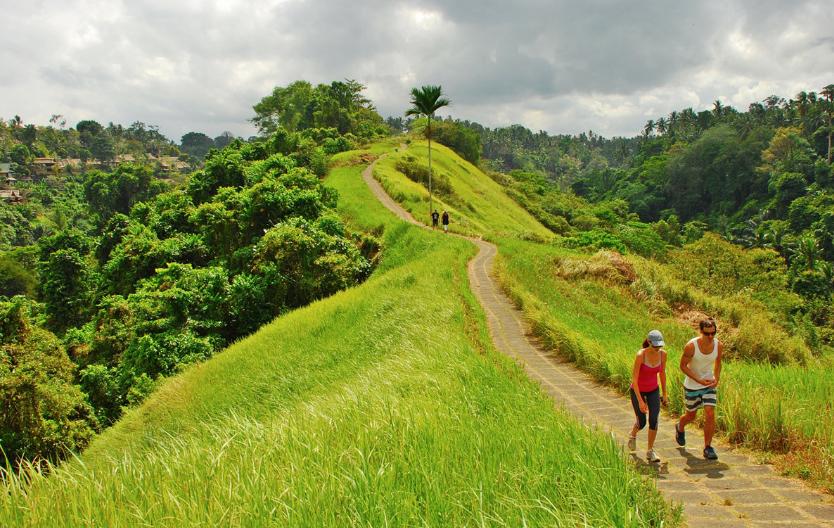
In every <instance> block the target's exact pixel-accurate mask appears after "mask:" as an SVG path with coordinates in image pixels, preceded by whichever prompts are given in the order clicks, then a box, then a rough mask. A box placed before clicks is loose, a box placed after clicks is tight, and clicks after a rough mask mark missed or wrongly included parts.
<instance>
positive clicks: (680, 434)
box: [675, 424, 686, 446]
mask: <svg viewBox="0 0 834 528" xmlns="http://www.w3.org/2000/svg"><path fill="white" fill-rule="evenodd" d="M675 441H676V442H677V443H678V445H679V446H685V445H686V431H680V430H678V424H675Z"/></svg>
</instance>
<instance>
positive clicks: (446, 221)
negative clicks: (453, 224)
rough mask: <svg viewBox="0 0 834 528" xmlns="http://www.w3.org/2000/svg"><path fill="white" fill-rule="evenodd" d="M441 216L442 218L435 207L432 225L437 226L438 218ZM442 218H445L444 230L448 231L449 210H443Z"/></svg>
mask: <svg viewBox="0 0 834 528" xmlns="http://www.w3.org/2000/svg"><path fill="white" fill-rule="evenodd" d="M439 218H441V215H440V213H438V212H437V209H435V210H434V212H433V213H432V214H431V226H432V227H433V228H435V227H437V220H438V219H439ZM442 218H443V231H445V232H446V233H448V232H449V212H448V211H443V215H442Z"/></svg>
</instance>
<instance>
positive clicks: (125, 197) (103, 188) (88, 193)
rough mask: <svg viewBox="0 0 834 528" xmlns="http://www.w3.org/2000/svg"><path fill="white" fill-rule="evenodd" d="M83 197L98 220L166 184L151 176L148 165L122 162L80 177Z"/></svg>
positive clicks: (107, 218) (121, 211)
mask: <svg viewBox="0 0 834 528" xmlns="http://www.w3.org/2000/svg"><path fill="white" fill-rule="evenodd" d="M83 185H84V196H85V197H86V199H87V202H88V203H89V205H90V208H91V209H92V210H93V212H95V213H96V214H97V215H98V217H99V220H100V222H102V223H104V222H106V221H107V220H109V219H110V217H111V216H113V215H114V214H116V213H123V214H127V213H128V212H130V208H131V207H133V205H134V204H136V203H138V202H142V201H144V200H147V199H149V198H151V197H152V196H155V195H157V194H159V193H160V192H163V191H164V190H166V188H167V187H168V186H167V185H166V184H165V183H164V182H162V181H159V180H157V179H156V178H154V175H153V170H152V169H151V168H150V167H147V166H144V165H139V164H134V163H122V164H121V165H119V166H118V167H117V168H116V170H114V171H113V172H109V173H108V172H101V171H90V172H88V173H87V175H86V177H85V178H84V183H83Z"/></svg>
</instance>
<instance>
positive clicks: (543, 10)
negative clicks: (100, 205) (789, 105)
mask: <svg viewBox="0 0 834 528" xmlns="http://www.w3.org/2000/svg"><path fill="white" fill-rule="evenodd" d="M0 2H1V3H2V4H3V5H2V12H3V13H4V21H5V22H6V23H5V27H6V30H5V31H4V32H3V33H2V34H0V62H2V64H3V65H4V69H5V74H4V75H2V76H0V77H2V80H0V91H1V92H2V93H0V116H2V117H5V118H7V119H8V118H9V117H11V116H13V115H15V114H19V115H21V116H22V117H23V118H24V120H25V121H27V122H38V123H45V122H46V121H47V119H48V118H49V116H50V115H51V114H52V113H62V114H64V115H65V116H67V118H68V119H69V122H70V123H75V122H77V121H78V120H80V119H87V118H92V119H97V120H99V121H101V122H105V123H106V122H108V121H114V122H120V123H124V124H129V123H130V122H132V121H135V120H141V121H143V122H145V123H148V124H157V125H159V126H160V127H161V130H162V131H163V132H164V133H165V134H167V135H168V136H169V137H172V138H174V139H178V138H179V137H180V136H181V135H182V134H183V133H185V132H188V131H190V130H199V131H204V132H206V133H208V134H210V135H217V134H219V133H220V132H221V131H223V130H231V131H233V132H234V133H236V134H239V135H244V136H248V135H249V134H251V133H252V132H253V129H252V128H251V126H250V125H248V123H247V121H246V120H247V119H248V118H249V117H251V115H252V110H251V107H252V105H253V104H255V103H256V102H257V101H258V100H259V99H260V98H261V97H263V96H265V95H267V94H268V93H269V92H270V91H271V89H272V88H273V87H274V86H276V85H286V84H288V83H290V82H292V81H294V80H296V79H307V80H309V81H311V82H314V83H319V82H330V81H332V80H338V79H344V78H352V79H356V80H358V81H360V82H362V83H364V84H366V85H367V86H368V91H367V94H368V96H369V97H370V98H372V99H373V100H374V102H375V103H376V104H377V106H378V108H379V109H380V111H381V112H382V113H383V114H384V115H402V112H403V111H404V110H405V108H406V107H407V105H408V91H409V89H410V88H411V87H413V86H419V85H421V84H429V83H431V84H441V85H442V86H443V88H444V90H445V91H446V92H447V94H448V95H449V97H450V98H451V99H452V101H453V106H452V108H451V109H450V111H451V112H452V113H453V114H454V115H455V116H458V117H462V118H468V119H472V120H476V121H479V122H481V123H483V124H486V125H489V126H498V125H506V124H511V123H516V122H518V123H522V124H524V125H526V126H528V127H530V128H533V129H540V128H541V129H545V130H549V131H551V132H579V131H582V130H588V129H593V130H595V131H597V132H600V133H603V134H605V135H613V134H628V135H631V134H635V133H637V132H638V131H639V130H640V129H641V127H642V125H643V123H645V121H646V120H647V119H650V118H656V117H658V116H660V115H664V114H667V113H668V112H670V111H672V110H679V109H681V108H683V107H686V106H692V107H694V108H695V109H701V108H705V107H707V106H710V105H711V104H712V101H714V100H715V99H721V100H722V101H723V102H724V103H725V104H731V105H734V106H737V107H739V108H742V109H743V108H746V106H747V105H748V104H749V103H750V102H753V101H756V100H760V99H762V98H764V97H766V96H767V95H770V94H778V95H781V96H785V97H790V96H792V95H794V94H795V93H796V92H798V91H800V90H819V89H820V88H821V87H822V86H824V85H825V84H830V83H831V82H834V78H832V74H831V72H833V71H834V53H832V51H834V49H833V48H834V40H832V31H831V29H830V28H831V27H832V25H834V24H832V22H834V16H832V14H831V10H830V8H829V6H828V3H827V2H823V1H804V2H803V1H799V2H790V3H787V2H776V1H764V2H751V1H737V0H736V1H733V0H727V1H722V2H718V1H715V0H709V1H706V2H667V1H661V0H652V1H640V2H632V1H601V0H593V1H585V2H575V1H559V2H552V1H538V0H530V1H525V2H506V1H504V2H498V1H493V0H482V1H477V2H476V1H471V0H465V1H456V2H441V1H437V0H423V1H415V2H396V1H381V0H373V1H365V2H361V1H353V2H347V1H335V2H325V1H314V0H308V1H302V0H273V1H246V0H239V1H233V0H226V1H223V2H206V1H198V0H190V1H181V2H168V1H162V0H154V1H145V2H127V1H122V2H113V1H104V0H74V1H66V2H57V1H56V2H45V1H40V2H38V1H30V2H16V1H12V0H0Z"/></svg>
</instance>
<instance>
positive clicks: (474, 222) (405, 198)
mask: <svg viewBox="0 0 834 528" xmlns="http://www.w3.org/2000/svg"><path fill="white" fill-rule="evenodd" d="M404 156H414V157H415V158H417V159H419V160H421V162H422V163H423V164H425V165H428V162H427V160H428V144H427V142H425V141H412V143H411V144H410V145H409V147H408V148H407V149H398V151H397V152H396V153H393V154H392V155H390V156H388V157H387V158H386V159H384V160H382V161H381V162H380V163H378V164H377V166H376V168H375V171H374V177H376V178H377V179H378V180H379V181H380V183H381V184H382V186H383V188H384V189H385V190H386V192H388V194H389V195H390V196H392V197H393V198H394V199H395V200H397V201H398V202H399V203H400V204H402V206H403V207H404V208H405V209H406V210H407V211H409V212H410V213H411V214H412V215H413V216H414V217H415V218H418V219H421V221H423V222H426V223H430V219H429V193H428V190H427V189H426V188H425V187H423V186H422V185H420V184H418V183H416V182H414V181H411V180H409V179H408V178H406V177H405V176H404V175H403V174H402V173H400V172H398V171H397V170H396V164H397V161H398V160H399V159H401V158H402V157H404ZM432 171H433V173H434V174H436V175H442V176H445V177H448V179H449V181H450V183H451V184H452V187H453V188H454V195H453V196H443V195H438V194H435V195H434V203H435V206H434V207H435V209H437V210H438V211H441V212H442V211H443V210H444V209H446V210H448V211H449V214H450V217H451V218H450V224H449V229H450V230H451V231H453V232H456V233H461V234H465V235H470V236H476V237H477V236H482V237H484V238H494V237H500V236H516V237H526V238H535V239H542V240H547V239H550V238H552V237H553V234H552V233H551V232H550V231H549V230H548V229H547V228H545V227H544V226H543V225H541V224H540V223H539V222H538V221H537V220H536V219H535V218H533V216H532V215H530V213H528V212H527V211H526V210H524V208H522V207H521V206H520V205H519V204H517V203H516V202H515V201H513V200H512V199H511V198H510V197H509V196H507V194H506V193H505V192H504V191H503V189H502V188H501V186H500V185H499V184H498V183H496V182H495V181H493V180H492V179H491V178H489V177H488V176H486V175H485V174H484V173H483V172H481V170H480V169H478V168H477V167H475V166H474V165H472V164H471V163H469V162H468V161H465V160H464V159H462V158H460V157H459V156H458V155H457V154H455V153H454V152H453V151H452V150H451V149H449V148H447V147H445V146H443V145H441V144H438V143H436V142H435V143H432Z"/></svg>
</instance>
